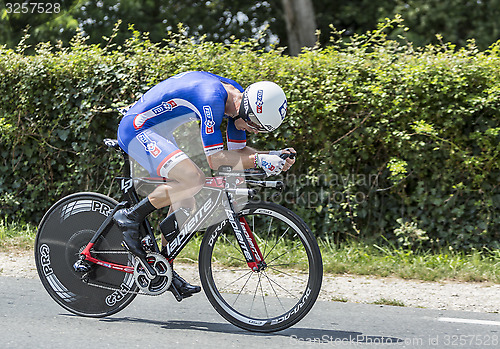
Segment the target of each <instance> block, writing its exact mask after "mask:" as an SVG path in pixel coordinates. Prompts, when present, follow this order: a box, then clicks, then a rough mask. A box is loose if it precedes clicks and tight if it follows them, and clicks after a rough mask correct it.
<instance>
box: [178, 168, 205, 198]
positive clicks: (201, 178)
mask: <svg viewBox="0 0 500 349" xmlns="http://www.w3.org/2000/svg"><path fill="white" fill-rule="evenodd" d="M183 183H184V185H185V186H186V187H187V188H188V189H189V190H190V191H192V192H193V195H194V194H196V193H198V192H199V191H200V190H201V188H203V186H204V185H205V174H204V173H203V172H202V171H201V170H200V169H199V168H197V167H196V168H191V169H189V170H188V171H186V173H185V177H184V179H183Z"/></svg>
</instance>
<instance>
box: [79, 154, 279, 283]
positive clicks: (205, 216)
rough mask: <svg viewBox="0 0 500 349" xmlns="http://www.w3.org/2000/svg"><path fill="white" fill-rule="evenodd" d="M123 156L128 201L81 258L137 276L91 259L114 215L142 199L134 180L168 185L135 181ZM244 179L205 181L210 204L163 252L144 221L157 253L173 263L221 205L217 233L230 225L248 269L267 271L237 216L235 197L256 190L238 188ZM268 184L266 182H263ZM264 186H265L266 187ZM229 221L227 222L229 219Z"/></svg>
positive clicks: (127, 269) (121, 267)
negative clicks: (96, 245)
mask: <svg viewBox="0 0 500 349" xmlns="http://www.w3.org/2000/svg"><path fill="white" fill-rule="evenodd" d="M122 155H123V157H124V160H125V166H124V173H123V177H118V178H117V179H119V180H120V189H121V191H122V193H123V197H124V199H125V201H123V202H121V203H119V204H118V205H117V206H116V207H115V208H114V209H113V210H112V212H110V214H109V215H108V217H107V218H106V219H105V221H104V222H103V223H102V225H101V226H100V227H99V229H98V230H97V232H96V233H95V234H94V236H93V237H92V239H91V240H90V241H89V243H88V245H87V246H86V247H85V249H84V250H83V251H82V253H81V254H80V259H81V260H85V261H88V262H92V263H95V264H97V265H100V266H102V267H105V268H110V269H114V270H118V271H122V272H125V273H130V274H133V273H134V267H132V266H126V265H121V264H115V263H110V262H106V261H103V260H100V259H98V258H95V257H93V256H92V254H91V252H92V248H93V246H94V244H95V243H96V241H97V240H98V239H99V237H100V236H102V235H103V234H105V233H107V232H108V231H109V230H110V229H111V227H112V226H113V224H114V222H113V219H112V218H113V215H114V213H115V212H116V211H118V210H119V209H122V208H125V207H127V205H129V204H130V205H134V204H136V203H137V202H139V196H138V194H137V192H136V190H135V187H134V180H138V181H141V180H142V181H145V182H147V183H151V184H157V185H161V184H165V183H166V182H167V180H166V179H164V178H133V177H132V176H131V170H130V160H129V158H128V155H127V154H126V153H125V152H123V151H122ZM223 170H224V171H225V172H226V173H228V174H230V172H231V168H230V167H225V168H224V169H223ZM244 181H245V177H244V176H241V175H240V176H238V175H233V176H231V177H226V176H216V177H209V178H206V181H205V186H204V188H205V189H210V190H213V193H212V194H211V195H210V196H209V197H208V199H207V201H206V202H205V203H204V204H203V205H202V206H201V207H200V208H198V210H197V211H196V212H195V213H194V214H193V215H191V217H190V218H189V219H188V220H187V221H186V223H185V224H184V225H183V227H182V229H181V231H180V232H179V234H178V235H177V236H176V237H175V238H174V240H172V241H170V242H169V243H167V244H166V245H165V246H164V247H163V248H162V249H161V251H160V249H159V247H158V244H157V242H156V239H155V236H154V233H153V230H152V228H151V224H150V223H149V221H148V220H147V219H146V220H145V221H144V224H143V227H144V229H145V231H146V234H147V235H148V236H149V237H150V239H151V241H152V247H153V251H154V252H157V253H158V252H159V253H161V254H162V255H163V256H164V257H165V258H166V259H167V260H168V261H169V262H170V263H172V262H173V261H174V259H175V257H177V255H178V254H179V253H180V251H182V249H183V248H184V247H185V246H186V245H187V243H188V242H189V241H190V240H191V239H192V238H193V236H194V235H195V233H196V232H197V231H198V230H200V228H201V227H202V226H203V224H205V223H206V222H207V221H208V220H209V219H210V218H211V215H212V214H213V213H214V212H215V210H216V209H217V208H218V207H220V206H221V204H222V207H223V208H224V211H225V214H226V217H224V219H223V220H222V221H221V223H220V224H219V226H218V227H217V229H218V230H220V229H223V228H224V227H225V225H226V224H227V223H228V222H229V223H230V224H231V226H232V229H233V231H234V233H235V235H236V239H237V241H238V244H239V246H240V248H241V250H242V253H243V255H244V256H245V259H246V261H247V264H248V266H249V268H250V269H251V270H252V271H259V270H261V269H262V268H264V267H265V266H266V265H265V262H264V258H263V256H262V253H261V251H260V250H259V247H258V245H257V242H256V240H255V238H254V236H253V233H252V231H251V229H250V226H249V225H248V223H247V222H246V220H245V218H243V217H241V218H239V217H238V214H237V213H236V212H235V209H234V202H233V197H234V196H235V195H250V196H251V195H252V194H253V193H254V192H255V191H254V190H253V189H242V188H237V185H238V184H240V183H242V182H244ZM262 183H265V182H262ZM269 183H271V185H270V186H272V187H276V183H277V182H269ZM263 186H265V185H263ZM226 218H227V219H226Z"/></svg>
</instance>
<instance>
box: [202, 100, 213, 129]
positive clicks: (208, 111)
mask: <svg viewBox="0 0 500 349" xmlns="http://www.w3.org/2000/svg"><path fill="white" fill-rule="evenodd" d="M203 113H204V114H205V133H206V134H212V133H214V126H215V121H214V115H213V114H212V108H210V106H208V105H206V106H204V107H203Z"/></svg>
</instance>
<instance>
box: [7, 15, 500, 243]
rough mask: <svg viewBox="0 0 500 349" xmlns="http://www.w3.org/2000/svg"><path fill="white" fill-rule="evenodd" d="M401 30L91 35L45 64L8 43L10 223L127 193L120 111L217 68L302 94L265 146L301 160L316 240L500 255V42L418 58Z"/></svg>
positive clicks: (296, 173)
mask: <svg viewBox="0 0 500 349" xmlns="http://www.w3.org/2000/svg"><path fill="white" fill-rule="evenodd" d="M396 24H397V21H396V22H386V23H385V24H380V25H379V27H378V29H377V30H375V31H373V32H369V33H367V34H366V35H358V36H354V37H353V39H352V40H350V41H348V42H344V41H342V38H341V35H340V34H339V35H337V36H335V37H334V38H333V39H332V40H333V41H332V44H331V45H330V46H328V47H323V48H320V47H317V48H315V49H311V50H306V51H304V52H303V53H302V54H301V55H300V56H298V57H289V56H285V55H283V54H282V50H281V49H271V50H269V51H263V50H261V49H258V40H253V41H247V42H242V41H238V40H235V41H232V42H231V43H229V44H217V43H212V42H200V41H198V40H193V39H191V38H190V37H188V36H185V35H180V34H176V33H170V34H169V37H168V38H167V42H168V45H164V44H163V45H162V44H155V43H152V42H151V41H149V40H148V38H147V37H143V35H142V34H140V33H139V32H137V31H134V32H133V33H132V34H131V35H130V36H129V38H128V39H127V40H126V42H125V44H124V45H123V46H120V47H117V46H116V45H115V44H113V37H111V38H110V40H109V42H108V44H107V45H106V46H102V45H97V44H89V43H86V42H85V38H84V37H83V36H81V35H77V36H75V37H74V38H73V39H72V41H71V44H70V46H69V47H61V46H59V47H54V46H52V45H51V44H43V43H42V44H39V45H37V47H36V51H35V54H34V55H26V54H24V51H25V50H26V47H25V46H24V43H23V42H21V44H20V45H18V47H17V48H16V49H7V48H5V47H4V48H1V49H0V58H1V59H0V91H2V95H1V97H0V137H1V138H0V153H1V155H2V158H1V160H0V208H1V215H2V216H3V217H7V218H8V219H16V220H23V221H29V222H38V221H39V220H40V218H41V216H42V215H43V213H44V212H45V211H46V210H47V209H48V207H49V206H50V205H51V204H53V203H54V202H55V201H56V200H57V199H58V198H60V197H62V196H64V195H66V194H69V193H72V192H75V191H80V190H96V191H100V192H103V193H106V194H108V193H110V194H111V195H116V194H117V190H116V189H117V188H116V187H114V186H113V179H112V178H113V176H117V175H119V171H120V163H119V159H118V157H117V155H114V154H112V153H109V152H108V151H107V150H106V149H105V147H104V146H103V144H102V140H103V139H104V138H106V137H110V136H111V137H113V136H114V135H115V134H116V128H117V125H118V122H119V119H120V116H119V115H118V113H117V112H116V110H115V108H116V107H117V106H122V105H126V104H129V103H131V102H133V101H135V100H136V99H137V98H138V96H139V95H140V94H142V93H144V92H145V91H147V89H148V88H150V87H151V86H153V85H155V84H156V83H158V82H160V81H161V80H163V79H165V78H167V77H169V76H171V75H174V74H176V73H178V72H182V71H186V70H205V71H211V72H214V73H217V74H220V75H223V76H227V77H229V78H232V79H235V80H237V81H239V82H240V83H241V84H242V85H243V86H245V85H247V84H249V83H251V82H253V81H256V80H261V79H267V80H272V81H275V82H277V83H278V84H280V85H281V86H282V87H283V88H284V90H285V91H286V92H287V95H288V99H289V115H288V116H287V121H286V124H284V125H283V126H282V127H281V128H280V129H278V131H277V132H275V133H273V134H268V135H259V136H253V137H251V138H252V142H253V145H254V146H255V147H257V148H263V149H277V148H281V147H282V146H284V145H292V146H294V147H295V149H296V150H297V151H298V152H299V154H300V155H299V160H298V162H297V164H296V165H295V166H294V167H293V168H292V171H291V172H290V173H288V174H287V178H285V179H287V180H288V182H289V188H288V191H287V192H286V195H283V196H282V197H281V202H282V203H284V204H285V205H287V206H289V207H290V208H292V209H293V210H295V211H296V212H297V213H298V214H299V215H300V216H302V217H303V218H304V220H305V221H306V222H307V223H308V224H309V225H310V226H311V228H312V230H313V231H314V232H315V234H316V235H318V236H328V237H329V238H331V239H334V240H335V241H337V242H338V241H342V240H344V239H345V238H346V237H354V238H359V239H368V240H385V241H387V242H389V243H391V244H397V245H400V246H410V247H413V248H419V247H433V248H440V247H442V246H450V247H452V248H459V249H465V250H469V249H472V248H482V247H488V248H499V247H500V244H499V241H500V239H499V238H500V217H499V214H498V212H499V208H500V190H499V180H498V179H499V178H500V168H499V167H500V161H499V153H500V145H499V139H500V127H499V125H500V123H499V119H500V117H499V103H500V102H499V101H500V98H499V97H500V84H499V82H500V76H499V74H500V64H499V63H500V45H499V44H498V43H497V44H494V45H492V46H491V47H490V48H489V49H488V50H485V51H480V50H478V49H477V48H476V47H475V46H474V45H473V44H472V43H471V44H470V45H469V46H466V47H464V48H461V49H456V48H455V47H454V46H453V45H451V44H439V45H435V46H427V47H425V48H422V49H418V48H415V47H413V45H412V44H410V43H408V42H405V41H404V40H399V41H398V42H396V41H392V40H388V39H387V33H390V32H391V31H390V30H389V31H388V29H391V28H392V29H393V30H403V31H404V30H405V29H404V28H403V27H400V26H398V25H396ZM118 31H119V29H116V30H115V33H118ZM112 36H113V35H112ZM110 159H111V160H110ZM278 199H279V198H278Z"/></svg>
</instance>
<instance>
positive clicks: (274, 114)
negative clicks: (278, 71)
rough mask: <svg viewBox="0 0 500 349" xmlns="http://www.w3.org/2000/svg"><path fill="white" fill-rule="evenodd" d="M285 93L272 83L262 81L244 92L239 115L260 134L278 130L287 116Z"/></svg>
mask: <svg viewBox="0 0 500 349" xmlns="http://www.w3.org/2000/svg"><path fill="white" fill-rule="evenodd" d="M286 109H287V104H286V96H285V92H283V90H282V89H281V87H279V86H278V85H276V84H275V83H274V82H271V81H260V82H256V83H254V84H251V85H250V86H248V87H247V88H246V89H245V91H244V92H243V99H242V101H241V105H240V110H239V113H238V115H239V116H240V117H241V118H242V119H243V120H245V121H246V122H247V123H248V124H249V125H250V126H252V127H254V128H256V129H257V130H258V131H260V132H271V131H274V130H276V129H277V128H278V127H279V125H281V123H282V122H283V119H284V118H285V115H286Z"/></svg>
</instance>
